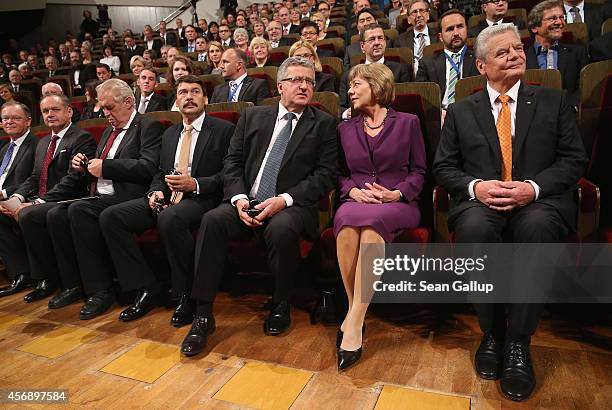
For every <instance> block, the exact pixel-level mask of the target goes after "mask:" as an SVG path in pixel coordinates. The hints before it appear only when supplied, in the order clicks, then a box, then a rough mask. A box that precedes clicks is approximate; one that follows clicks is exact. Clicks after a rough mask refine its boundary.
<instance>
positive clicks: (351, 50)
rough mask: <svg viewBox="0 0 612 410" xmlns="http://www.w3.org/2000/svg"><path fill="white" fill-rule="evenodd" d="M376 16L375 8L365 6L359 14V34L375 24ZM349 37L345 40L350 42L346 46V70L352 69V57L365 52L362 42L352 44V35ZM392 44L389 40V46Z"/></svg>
mask: <svg viewBox="0 0 612 410" xmlns="http://www.w3.org/2000/svg"><path fill="white" fill-rule="evenodd" d="M375 16H376V13H375V12H374V10H372V9H369V8H363V9H361V10H360V11H359V14H358V15H357V31H358V33H359V34H361V32H363V29H364V28H365V27H366V26H369V25H372V24H375V23H376V22H377V20H376V17H375ZM347 37H348V41H345V43H346V44H348V46H346V48H345V49H344V71H348V70H350V69H351V58H352V57H353V56H355V55H358V54H361V53H362V52H363V51H362V50H361V44H360V43H359V42H356V43H352V44H351V37H350V36H347ZM391 46H392V44H391V43H390V42H387V47H391Z"/></svg>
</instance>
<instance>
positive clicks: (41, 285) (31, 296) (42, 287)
mask: <svg viewBox="0 0 612 410" xmlns="http://www.w3.org/2000/svg"><path fill="white" fill-rule="evenodd" d="M56 290H57V284H56V283H55V282H51V281H50V280H48V279H43V280H41V281H40V282H38V285H36V288H34V290H33V291H32V292H30V293H28V294H27V295H25V296H24V297H23V300H25V301H26V303H32V302H36V301H37V300H41V299H44V298H46V297H47V296H51V295H52V294H53V292H55V291H56Z"/></svg>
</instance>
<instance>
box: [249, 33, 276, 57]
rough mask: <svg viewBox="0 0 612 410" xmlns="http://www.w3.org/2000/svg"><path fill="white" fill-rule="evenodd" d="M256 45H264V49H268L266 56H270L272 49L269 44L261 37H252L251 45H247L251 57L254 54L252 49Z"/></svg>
mask: <svg viewBox="0 0 612 410" xmlns="http://www.w3.org/2000/svg"><path fill="white" fill-rule="evenodd" d="M258 44H265V45H266V47H267V48H268V54H270V50H271V49H272V47H271V46H270V42H269V41H268V40H266V39H265V38H262V37H253V40H251V44H249V50H251V55H253V53H254V50H253V49H254V48H255V46H256V45H258ZM253 58H254V57H253Z"/></svg>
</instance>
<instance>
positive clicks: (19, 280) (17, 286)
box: [0, 274, 34, 298]
mask: <svg viewBox="0 0 612 410" xmlns="http://www.w3.org/2000/svg"><path fill="white" fill-rule="evenodd" d="M32 286H34V283H32V280H31V279H30V278H28V277H26V275H23V274H22V275H17V276H15V279H13V281H12V282H11V284H10V285H8V286H4V287H2V288H0V298H2V297H5V296H11V295H14V294H15V293H19V292H21V291H22V290H25V289H27V288H31V287H32Z"/></svg>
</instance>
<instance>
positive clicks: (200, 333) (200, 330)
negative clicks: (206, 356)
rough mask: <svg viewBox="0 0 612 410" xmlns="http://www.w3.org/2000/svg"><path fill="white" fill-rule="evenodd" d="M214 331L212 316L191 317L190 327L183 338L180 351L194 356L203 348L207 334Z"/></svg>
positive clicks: (213, 318)
mask: <svg viewBox="0 0 612 410" xmlns="http://www.w3.org/2000/svg"><path fill="white" fill-rule="evenodd" d="M214 331H215V317H214V316H210V317H209V316H196V317H194V318H193V323H192V324H191V329H189V332H188V333H187V336H185V339H183V343H182V344H181V353H183V354H184V355H185V356H195V355H197V354H199V353H201V352H202V350H204V348H205V347H206V341H207V340H208V336H210V335H212V334H213V333H214Z"/></svg>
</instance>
